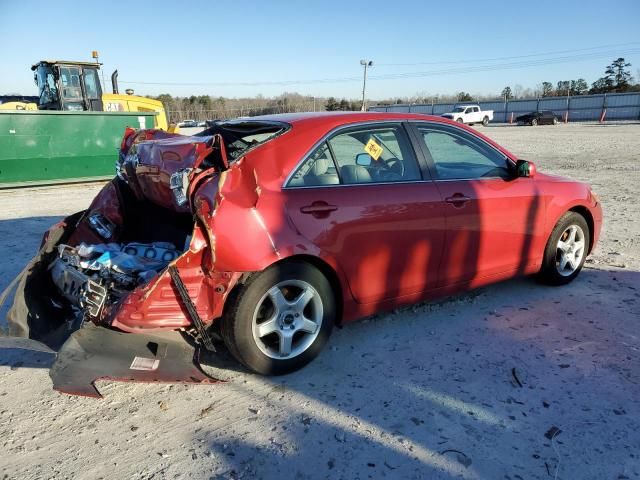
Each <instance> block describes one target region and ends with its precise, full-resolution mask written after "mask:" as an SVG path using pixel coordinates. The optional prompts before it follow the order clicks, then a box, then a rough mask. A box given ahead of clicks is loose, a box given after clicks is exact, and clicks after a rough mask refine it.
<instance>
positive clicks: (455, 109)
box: [453, 107, 467, 113]
mask: <svg viewBox="0 0 640 480" xmlns="http://www.w3.org/2000/svg"><path fill="white" fill-rule="evenodd" d="M465 108H467V107H456V108H454V109H453V113H460V112H464V110H465Z"/></svg>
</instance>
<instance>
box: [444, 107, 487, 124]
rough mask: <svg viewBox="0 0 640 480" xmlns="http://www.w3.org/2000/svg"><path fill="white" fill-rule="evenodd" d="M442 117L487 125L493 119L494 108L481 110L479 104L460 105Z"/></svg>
mask: <svg viewBox="0 0 640 480" xmlns="http://www.w3.org/2000/svg"><path fill="white" fill-rule="evenodd" d="M442 117H443V118H448V119H449V120H453V121H454V122H458V123H465V124H467V125H473V124H474V123H482V125H484V126H487V125H488V124H489V122H490V121H491V120H493V110H481V109H480V107H479V106H478V105H458V106H457V107H456V108H454V109H453V111H452V112H449V113H445V114H443V115H442Z"/></svg>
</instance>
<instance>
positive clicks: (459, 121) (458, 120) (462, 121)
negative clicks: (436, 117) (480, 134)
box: [456, 118, 464, 123]
mask: <svg viewBox="0 0 640 480" xmlns="http://www.w3.org/2000/svg"><path fill="white" fill-rule="evenodd" d="M456 122H458V123H464V120H462V119H461V118H459V119H457V120H456Z"/></svg>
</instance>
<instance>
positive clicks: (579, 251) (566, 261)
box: [539, 212, 590, 285]
mask: <svg viewBox="0 0 640 480" xmlns="http://www.w3.org/2000/svg"><path fill="white" fill-rule="evenodd" d="M589 238H590V237H589V226H588V225H587V222H586V220H585V219H584V217H583V216H582V215H580V214H578V213H576V212H567V213H565V214H564V215H563V216H562V217H560V220H558V223H557V224H556V226H555V227H554V229H553V231H552V232H551V235H550V236H549V240H548V241H547V246H546V248H545V252H544V258H543V260H542V268H541V269H540V273H539V278H540V280H541V281H542V282H544V283H547V284H549V285H564V284H567V283H569V282H571V281H572V280H573V279H574V278H576V277H577V276H578V274H579V273H580V271H581V270H582V267H583V265H584V261H585V259H586V258H587V252H588V251H589V247H590V244H589Z"/></svg>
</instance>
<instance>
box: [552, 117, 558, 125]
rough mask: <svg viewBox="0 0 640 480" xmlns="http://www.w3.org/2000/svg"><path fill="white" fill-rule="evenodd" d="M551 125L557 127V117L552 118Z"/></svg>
mask: <svg viewBox="0 0 640 480" xmlns="http://www.w3.org/2000/svg"><path fill="white" fill-rule="evenodd" d="M553 124H554V125H557V124H558V118H557V117H553Z"/></svg>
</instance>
